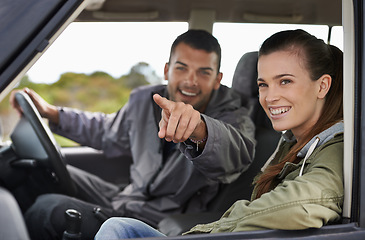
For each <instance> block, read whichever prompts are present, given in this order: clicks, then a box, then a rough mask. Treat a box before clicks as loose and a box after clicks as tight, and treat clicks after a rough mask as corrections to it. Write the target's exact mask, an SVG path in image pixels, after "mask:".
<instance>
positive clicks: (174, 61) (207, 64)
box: [164, 43, 222, 112]
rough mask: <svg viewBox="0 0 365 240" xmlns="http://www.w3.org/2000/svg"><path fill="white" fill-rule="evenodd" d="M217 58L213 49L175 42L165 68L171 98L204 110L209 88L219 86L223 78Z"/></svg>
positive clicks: (208, 96) (209, 93)
mask: <svg viewBox="0 0 365 240" xmlns="http://www.w3.org/2000/svg"><path fill="white" fill-rule="evenodd" d="M217 61H218V56H217V54H216V53H214V52H212V53H207V52H206V51H204V50H198V49H194V48H191V47H190V46H188V45H186V44H185V43H180V44H178V45H177V46H176V48H175V51H174V52H173V53H172V55H171V58H170V62H169V63H166V65H165V70H164V74H165V80H168V86H167V89H168V92H169V98H170V100H172V101H175V102H184V103H187V104H191V105H192V106H193V107H194V109H196V110H198V111H200V112H204V111H205V109H206V107H207V105H208V102H209V100H210V96H211V94H212V91H213V90H214V89H215V90H216V89H218V88H219V86H220V82H221V79H222V73H218V72H217V68H218V62H217Z"/></svg>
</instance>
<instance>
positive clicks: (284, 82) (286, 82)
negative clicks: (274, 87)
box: [280, 79, 292, 85]
mask: <svg viewBox="0 0 365 240" xmlns="http://www.w3.org/2000/svg"><path fill="white" fill-rule="evenodd" d="M291 82H292V81H291V80H288V79H283V80H281V81H280V84H281V85H286V84H288V83H291Z"/></svg>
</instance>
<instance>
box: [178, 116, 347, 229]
mask: <svg viewBox="0 0 365 240" xmlns="http://www.w3.org/2000/svg"><path fill="white" fill-rule="evenodd" d="M338 124H340V125H341V124H342V129H337V130H336V132H333V131H332V132H331V131H330V132H331V133H328V131H327V130H329V129H331V128H332V127H331V128H329V129H327V130H326V131H327V133H326V134H325V135H327V136H325V137H323V136H322V139H321V141H322V140H323V139H324V141H325V142H323V141H322V142H321V141H320V144H319V146H317V147H316V148H315V149H314V151H313V152H312V154H311V155H310V156H309V157H308V158H307V160H306V161H305V165H304V168H303V174H302V176H299V173H300V170H301V168H302V165H303V159H302V160H301V162H299V163H298V164H293V163H287V164H286V165H285V166H284V168H283V170H282V171H281V173H280V174H279V178H281V179H282V181H281V182H280V184H279V185H278V186H277V187H275V188H274V189H273V190H272V191H270V192H268V193H266V194H263V195H262V196H261V197H260V198H258V199H256V200H253V201H248V200H240V201H237V202H236V203H234V204H233V205H232V206H231V207H230V208H229V209H228V210H227V211H226V212H225V213H224V214H223V216H222V217H221V219H220V220H218V221H216V222H212V223H209V224H201V225H197V226H195V227H193V228H192V229H191V230H190V231H188V232H187V233H184V234H190V233H218V232H239V231H249V230H264V229H286V230H293V229H305V228H319V227H322V226H323V225H326V224H328V223H331V222H335V221H338V220H340V218H341V213H342V204H343V133H342V132H343V123H342V122H341V123H338ZM338 124H336V125H338ZM334 126H335V125H334ZM340 128H341V127H340ZM322 133H323V132H322ZM322 133H321V134H322ZM321 134H320V135H318V136H321ZM329 134H330V135H332V137H331V136H328V135H329ZM312 141H313V139H312ZM312 141H311V142H312ZM290 145H293V143H290V142H287V141H283V142H282V143H281V144H280V147H279V148H278V149H279V150H278V152H277V154H276V156H278V154H279V156H280V158H279V159H282V156H285V155H286V154H287V152H288V151H289V149H290ZM307 145H308V144H307ZM307 145H306V147H307V149H308V148H309V147H308V146H307ZM288 146H289V147H288ZM253 196H254V194H253Z"/></svg>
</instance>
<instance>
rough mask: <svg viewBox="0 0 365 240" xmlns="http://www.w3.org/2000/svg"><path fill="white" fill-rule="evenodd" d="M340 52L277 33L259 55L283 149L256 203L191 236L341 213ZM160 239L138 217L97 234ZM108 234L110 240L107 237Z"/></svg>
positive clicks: (309, 222) (308, 223) (299, 223)
mask: <svg viewBox="0 0 365 240" xmlns="http://www.w3.org/2000/svg"><path fill="white" fill-rule="evenodd" d="M342 81H343V79H342V52H341V51H340V50H339V49H338V48H336V47H334V46H331V45H327V44H325V43H324V42H323V41H322V40H319V39H317V38H316V37H314V36H312V35H310V34H308V33H307V32H305V31H303V30H290V31H283V32H279V33H276V34H274V35H272V36H271V37H270V38H268V39H267V40H266V41H265V42H264V43H263V44H262V46H261V48H260V51H259V60H258V80H257V83H258V86H259V95H260V104H261V105H262V107H263V109H264V110H265V112H266V114H267V115H268V116H269V118H270V120H271V122H272V125H273V127H274V129H275V130H277V131H285V133H284V134H283V136H282V138H281V140H280V142H279V144H278V148H277V149H276V151H275V152H274V154H273V156H272V157H271V158H270V159H269V161H268V162H267V163H266V164H265V165H264V167H263V169H262V171H263V172H262V173H261V174H260V175H259V176H258V177H257V178H256V181H255V189H254V192H253V194H252V201H247V200H241V201H237V202H236V203H234V204H233V205H232V207H231V208H230V209H228V210H227V212H225V213H224V215H223V216H222V217H221V219H220V220H218V221H216V222H213V223H209V224H201V225H197V226H195V227H194V228H192V229H191V230H190V231H189V232H187V233H186V234H189V233H218V232H237V231H247V230H263V229H305V228H313V227H314V228H319V227H322V226H323V225H326V224H328V223H333V222H336V221H338V220H340V218H341V212H342V209H341V206H342V203H343V176H342V169H343V165H342V161H343V121H342V119H343V112H342ZM154 236H162V234H161V233H159V232H158V231H157V230H155V229H153V228H151V227H149V226H148V225H146V224H143V223H141V222H136V220H131V219H128V218H112V219H110V220H108V221H107V222H105V223H104V224H103V226H102V227H101V229H100V230H99V232H98V234H97V235H96V239H112V238H137V237H154ZM108 237H110V238H108Z"/></svg>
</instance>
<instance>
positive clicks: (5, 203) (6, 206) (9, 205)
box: [0, 187, 30, 240]
mask: <svg viewBox="0 0 365 240" xmlns="http://www.w3.org/2000/svg"><path fill="white" fill-rule="evenodd" d="M0 213H1V214H0V239H17V240H29V239H30V238H29V235H28V231H27V228H26V226H25V222H24V219H23V215H22V213H21V211H20V208H19V205H18V203H17V202H16V200H15V198H14V197H13V195H11V193H10V192H9V191H8V190H6V189H4V188H2V187H0Z"/></svg>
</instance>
